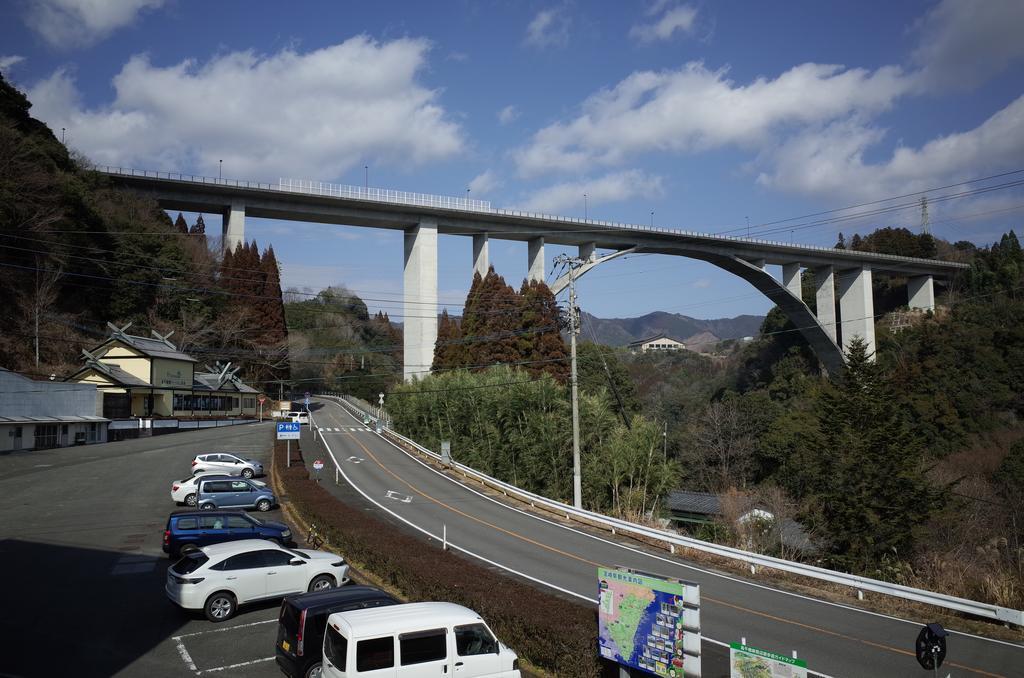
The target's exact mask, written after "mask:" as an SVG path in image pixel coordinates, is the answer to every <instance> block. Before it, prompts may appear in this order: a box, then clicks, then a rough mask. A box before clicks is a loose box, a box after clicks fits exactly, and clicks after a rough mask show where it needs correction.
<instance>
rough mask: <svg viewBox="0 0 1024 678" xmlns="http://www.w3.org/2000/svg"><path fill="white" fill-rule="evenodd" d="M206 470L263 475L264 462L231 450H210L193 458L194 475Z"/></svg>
mask: <svg viewBox="0 0 1024 678" xmlns="http://www.w3.org/2000/svg"><path fill="white" fill-rule="evenodd" d="M205 471H218V472H220V473H227V474H229V475H233V476H242V477H243V478H253V477H255V476H261V475H263V463H262V462H259V461H257V460H255V459H246V458H245V457H240V456H238V455H237V454H231V453H230V452H208V453H206V454H197V455H196V458H195V459H193V460H192V475H198V474H200V473H203V472H205Z"/></svg>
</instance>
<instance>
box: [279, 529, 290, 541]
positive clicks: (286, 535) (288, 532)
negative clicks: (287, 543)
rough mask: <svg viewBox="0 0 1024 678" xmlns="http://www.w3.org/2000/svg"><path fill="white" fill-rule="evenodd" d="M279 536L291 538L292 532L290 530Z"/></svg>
mask: <svg viewBox="0 0 1024 678" xmlns="http://www.w3.org/2000/svg"><path fill="white" fill-rule="evenodd" d="M281 536H282V537H284V538H285V539H287V538H288V537H290V536H292V531H291V530H285V531H284V532H282V533H281Z"/></svg>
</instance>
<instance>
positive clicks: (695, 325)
mask: <svg viewBox="0 0 1024 678" xmlns="http://www.w3.org/2000/svg"><path fill="white" fill-rule="evenodd" d="M581 315H582V318H583V332H584V337H585V338H587V339H590V340H592V341H596V342H597V343H599V344H606V345H608V346H626V345H628V344H630V343H631V342H634V341H639V340H640V339H646V338H648V337H653V336H655V335H658V334H664V335H666V336H668V337H671V338H672V339H676V340H677V341H684V342H685V341H686V340H687V339H689V338H691V337H695V336H697V335H701V334H705V333H711V334H713V335H714V336H715V337H717V338H718V339H740V338H742V337H752V336H757V334H758V333H759V332H760V331H761V323H762V322H763V321H764V316H760V315H739V316H736V317H735V318H711V319H701V318H691V317H690V316H685V315H682V314H679V313H668V312H666V311H654V312H652V313H647V314H646V315H642V316H638V317H636V318H598V317H597V316H594V315H591V314H590V313H587V312H585V311H584V312H582V313H581Z"/></svg>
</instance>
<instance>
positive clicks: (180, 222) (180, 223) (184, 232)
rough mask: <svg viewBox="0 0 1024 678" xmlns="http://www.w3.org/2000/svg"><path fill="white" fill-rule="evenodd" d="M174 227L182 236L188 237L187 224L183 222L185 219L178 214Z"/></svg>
mask: <svg viewBox="0 0 1024 678" xmlns="http://www.w3.org/2000/svg"><path fill="white" fill-rule="evenodd" d="M174 227H175V228H176V229H178V231H179V232H181V233H182V235H188V223H187V222H186V221H185V217H184V216H183V215H182V214H181V212H178V218H177V219H175V220H174Z"/></svg>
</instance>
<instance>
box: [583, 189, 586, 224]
mask: <svg viewBox="0 0 1024 678" xmlns="http://www.w3.org/2000/svg"><path fill="white" fill-rule="evenodd" d="M583 218H584V219H586V218H587V194H586V193H584V194H583Z"/></svg>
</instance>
